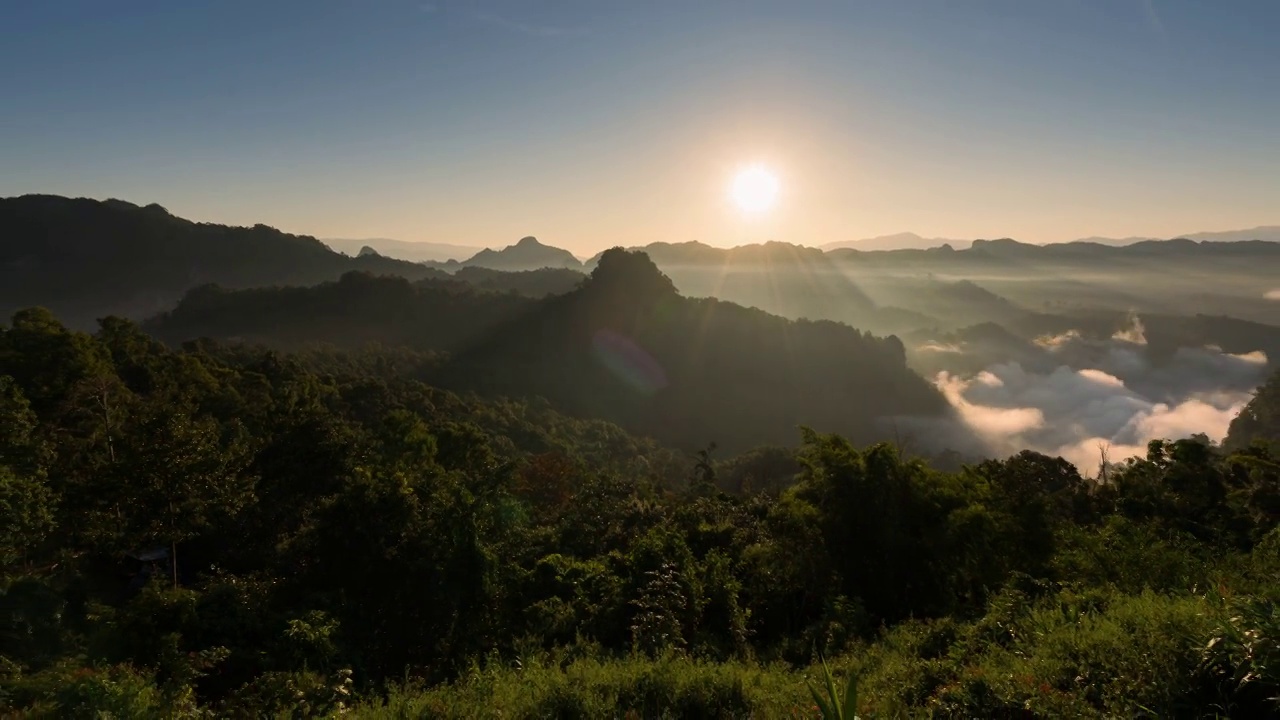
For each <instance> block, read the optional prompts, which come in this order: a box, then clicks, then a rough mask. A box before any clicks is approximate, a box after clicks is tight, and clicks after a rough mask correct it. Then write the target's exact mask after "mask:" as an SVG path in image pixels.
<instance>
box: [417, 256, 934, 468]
mask: <svg viewBox="0 0 1280 720" xmlns="http://www.w3.org/2000/svg"><path fill="white" fill-rule="evenodd" d="M441 379H442V382H443V383H444V384H445V385H446V386H448V387H453V388H457V389H465V390H474V391H477V392H480V393H483V394H487V395H508V396H516V397H524V396H541V397H545V398H547V399H548V400H550V401H551V402H552V404H553V405H555V406H557V407H560V408H562V409H564V410H565V411H567V412H570V413H571V414H575V415H580V416H583V417H602V418H605V419H608V420H611V421H613V422H616V423H618V424H620V425H622V426H623V427H626V428H629V429H631V430H633V431H635V432H640V433H643V434H647V435H650V436H653V437H655V438H657V439H659V440H661V441H664V442H668V443H672V444H675V445H678V446H688V445H689V443H691V442H692V443H695V444H699V443H700V444H706V443H711V442H715V443H718V444H719V445H720V446H721V447H726V448H732V449H743V448H747V447H751V446H755V445H759V444H762V443H779V442H781V443H785V442H789V441H790V440H789V438H793V437H794V436H795V431H796V427H797V426H798V425H800V424H801V423H804V424H808V425H810V426H813V427H815V428H817V429H820V430H824V431H835V432H841V433H844V434H846V435H848V436H850V437H853V438H856V439H857V440H859V441H868V440H871V439H875V438H880V439H883V438H885V437H888V436H889V431H888V428H887V427H886V425H885V422H886V420H887V419H888V418H891V417H894V416H900V415H928V414H939V413H943V412H945V410H946V406H945V402H944V401H943V400H942V398H941V396H940V395H939V394H938V393H937V391H936V390H935V389H934V388H933V387H932V386H931V385H929V384H928V383H926V382H925V381H924V380H923V379H922V378H920V377H919V376H918V375H916V374H915V373H913V372H912V371H910V370H909V369H908V368H907V366H906V361H905V355H904V351H903V346H902V344H901V342H899V341H898V340H897V338H894V337H889V338H884V339H880V338H875V337H872V336H871V335H869V334H866V333H862V332H859V331H858V330H855V329H853V328H851V327H848V326H846V325H842V324H838V323H834V322H809V321H791V320H786V319H784V318H781V317H777V316H775V315H770V314H768V313H765V312H763V311H760V310H755V309H750V308H744V307H742V306H739V305H736V304H734V303H728V302H723V301H720V300H715V299H692V298H687V297H682V296H681V295H680V294H678V293H677V291H676V287H675V284H674V283H673V282H672V281H671V279H670V278H668V277H667V276H666V275H664V274H663V273H662V272H661V271H660V270H659V269H658V267H657V266H656V265H655V264H654V262H653V261H652V260H651V259H650V258H649V257H648V256H647V255H646V254H644V253H642V252H629V251H626V250H622V249H620V248H618V249H614V250H610V251H607V252H605V253H604V254H602V255H601V256H600V257H599V258H598V260H597V262H596V267H595V269H594V270H593V271H592V274H591V277H590V278H589V279H588V280H587V281H586V282H585V283H584V284H583V285H582V287H581V288H579V289H577V290H575V291H573V292H571V293H568V294H565V295H560V296H556V297H552V298H548V299H547V300H545V301H543V302H542V303H540V304H539V305H538V306H537V308H536V309H535V310H534V311H532V312H530V313H528V314H526V315H524V316H521V317H520V318H518V319H512V320H509V321H507V322H505V323H504V324H502V325H500V326H498V327H495V328H494V329H493V331H492V332H491V333H489V334H488V335H487V337H486V338H485V339H484V340H483V341H482V342H480V343H477V344H476V345H474V346H472V347H470V348H467V349H465V350H463V351H461V352H459V353H457V354H456V355H455V356H454V357H453V359H452V360H451V362H450V363H449V365H448V366H447V367H446V369H445V371H444V373H443V375H442V378H441Z"/></svg>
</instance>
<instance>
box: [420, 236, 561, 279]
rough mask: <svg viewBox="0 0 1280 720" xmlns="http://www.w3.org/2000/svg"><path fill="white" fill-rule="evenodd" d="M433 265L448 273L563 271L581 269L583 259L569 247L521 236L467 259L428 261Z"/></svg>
mask: <svg viewBox="0 0 1280 720" xmlns="http://www.w3.org/2000/svg"><path fill="white" fill-rule="evenodd" d="M429 264H430V265H431V266H432V267H435V268H439V269H441V270H447V271H449V272H456V271H457V270H459V269H461V268H467V267H480V268H487V269H490V270H505V271H509V272H519V271H525V270H541V269H543V268H555V269H565V270H581V269H582V261H580V260H578V258H576V257H574V255H573V253H571V252H569V251H568V250H562V249H560V248H558V247H552V246H550V245H544V244H542V243H540V242H538V239H537V238H535V237H532V236H530V237H525V238H521V239H520V242H518V243H516V244H515V245H508V246H507V247H505V248H502V249H501V250H494V249H491V248H485V249H484V250H481V251H480V252H478V253H476V254H475V255H472V256H471V257H469V258H467V259H466V260H462V261H458V260H450V261H448V262H443V263H429Z"/></svg>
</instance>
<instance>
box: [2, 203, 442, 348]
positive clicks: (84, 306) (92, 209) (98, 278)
mask: <svg viewBox="0 0 1280 720" xmlns="http://www.w3.org/2000/svg"><path fill="white" fill-rule="evenodd" d="M352 270H364V271H368V272H372V273H390V274H396V275H401V276H403V277H406V278H410V279H419V278H425V277H432V276H444V273H442V272H440V271H439V270H435V269H431V268H427V267H424V266H422V265H418V264H415V263H409V262H405V261H402V260H393V259H390V258H386V257H382V256H381V255H378V254H366V255H364V256H361V257H357V258H352V257H348V256H346V255H342V254H340V253H336V252H334V251H333V250H331V249H329V248H328V247H326V246H325V245H324V244H323V243H321V242H320V241H319V240H317V239H315V238H313V237H307V236H300V235H290V234H288V233H283V232H280V231H279V230H276V229H274V228H270V227H267V226H265V225H255V226H253V227H251V228H247V227H228V226H226V225H214V224H210V223H195V222H191V221H189V220H184V219H182V218H179V217H175V216H173V215H171V214H169V212H168V211H166V210H165V209H164V208H163V207H160V206H159V205H148V206H146V207H139V206H137V205H134V204H132V203H128V202H124V201H121V200H106V201H98V200H90V199H84V198H80V199H70V198H65V197H57V196H50V195H25V196H22V197H15V198H4V199H0V313H3V314H5V315H8V314H9V313H11V312H12V311H13V310H15V309H17V308H21V307H29V306H32V305H43V306H45V307H48V308H50V309H51V310H53V311H54V312H56V313H57V314H58V315H59V316H60V317H61V318H62V319H63V321H64V322H66V323H68V324H69V325H72V326H79V327H84V326H88V325H91V324H92V323H93V321H94V319H96V318H99V317H103V316H106V315H120V316H125V317H133V318H140V317H145V316H148V315H152V314H154V313H156V312H159V311H161V310H165V309H168V308H169V307H172V306H173V304H174V303H175V302H176V301H177V300H178V299H179V298H180V297H182V294H183V293H184V292H186V291H187V290H188V289H189V288H192V287H195V286H198V285H203V284H206V283H217V284H219V285H223V286H226V287H231V288H245V287H257V286H266V285H311V284H315V283H318V282H323V281H325V280H336V279H337V278H338V277H340V276H341V275H342V274H343V273H346V272H350V271H352Z"/></svg>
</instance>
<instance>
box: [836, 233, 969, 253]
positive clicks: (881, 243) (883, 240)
mask: <svg viewBox="0 0 1280 720" xmlns="http://www.w3.org/2000/svg"><path fill="white" fill-rule="evenodd" d="M971 244H973V241H972V240H947V239H944V238H925V237H920V236H919V235H917V234H915V233H909V232H904V233H897V234H896V235H881V236H879V237H873V238H866V239H865V240H843V241H841V242H833V243H827V244H826V245H822V246H820V247H821V248H822V249H823V250H842V249H845V248H849V249H853V250H865V251H871V250H928V249H930V248H936V247H942V246H943V245H950V246H951V247H952V248H953V249H955V250H963V249H965V248H967V247H969V246H970V245H971Z"/></svg>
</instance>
